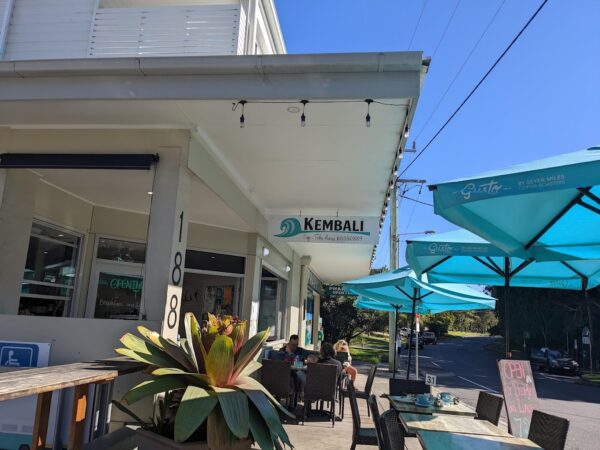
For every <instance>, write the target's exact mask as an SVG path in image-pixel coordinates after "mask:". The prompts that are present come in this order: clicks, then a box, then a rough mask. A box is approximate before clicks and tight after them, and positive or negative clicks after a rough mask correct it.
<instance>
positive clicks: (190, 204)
mask: <svg viewBox="0 0 600 450" xmlns="http://www.w3.org/2000/svg"><path fill="white" fill-rule="evenodd" d="M173 3H177V5H174V4H173ZM0 18H2V21H1V22H0V204H1V207H0V340H11V341H33V342H50V343H51V344H52V348H51V354H50V363H51V364H60V363H65V362H73V361H80V360H86V359H88V360H89V359H92V358H99V357H107V356H111V355H112V354H113V352H112V350H113V349H114V348H115V346H116V345H117V344H118V342H117V339H118V337H119V336H120V335H121V334H122V333H123V332H125V331H129V330H132V329H134V327H135V326H136V325H137V324H139V323H145V324H146V326H148V327H149V328H153V329H160V328H161V327H163V326H164V328H163V329H164V331H165V333H170V334H171V335H174V333H176V332H177V322H178V317H179V315H180V314H182V313H183V312H184V311H194V312H195V313H197V314H198V315H199V316H200V315H202V314H203V313H206V312H216V313H233V314H237V315H239V316H240V317H242V318H244V319H247V320H249V321H250V329H251V332H255V331H256V330H257V329H262V328H266V327H270V329H271V332H272V338H273V339H274V340H277V339H283V338H286V337H287V336H289V335H290V334H292V333H298V334H300V335H301V337H302V338H303V339H305V342H304V344H305V345H307V346H310V345H311V344H312V343H313V341H314V339H316V337H315V336H316V333H315V331H316V327H317V323H318V316H319V299H320V296H321V295H322V294H323V287H322V284H323V283H339V282H341V281H343V280H345V279H349V278H353V277H357V276H361V275H366V274H368V271H369V267H370V260H371V256H372V253H373V245H372V244H332V243H314V242H289V240H285V239H281V238H276V237H273V236H272V233H271V234H270V233H269V226H268V224H269V220H270V218H272V217H274V216H282V215H285V216H288V217H306V216H310V215H317V216H339V217H359V218H369V217H374V218H375V221H377V222H378V221H379V218H380V217H381V214H382V211H384V209H385V207H386V205H387V202H386V196H387V194H388V192H389V186H390V180H391V177H392V174H393V172H394V170H395V168H397V167H398V165H399V163H400V158H401V156H402V149H403V148H404V145H405V140H406V139H405V137H404V131H405V129H407V128H410V124H411V119H412V116H413V114H414V112H415V108H416V105H417V101H418V98H419V93H420V90H421V85H422V81H423V78H424V75H425V73H426V70H427V65H428V61H427V60H425V61H424V60H423V59H422V55H421V53H420V52H402V53H372V54H322V55H286V54H285V45H284V42H283V39H282V33H281V29H280V26H279V23H278V20H277V14H276V12H275V9H274V5H273V1H272V0H242V1H241V2H240V1H218V0H217V1H202V0H178V1H177V2H173V1H168V2H167V1H166V0H54V1H52V2H49V1H46V0H0ZM366 99H373V100H375V102H373V103H371V104H370V106H369V105H368V104H367V102H365V100H366ZM242 100H245V101H247V103H246V104H245V105H242V104H240V101H242ZM302 100H308V103H307V104H305V105H303V104H302V102H301V101H302ZM235 105H237V107H234V106H235ZM303 107H304V109H305V110H304V114H305V117H306V121H305V122H306V126H301V114H302V110H303ZM367 108H369V114H370V117H371V126H370V127H367V126H366V123H365V116H366V114H367ZM242 111H243V115H244V125H245V126H244V127H243V128H242V127H240V119H241V117H240V116H241V114H242ZM83 167H87V168H83ZM90 167H92V168H90ZM376 228H377V227H376ZM173 299H174V300H173ZM179 308H181V310H179ZM163 322H164V324H163ZM169 326H171V329H170V330H169V329H168V328H169Z"/></svg>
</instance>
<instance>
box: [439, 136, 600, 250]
mask: <svg viewBox="0 0 600 450" xmlns="http://www.w3.org/2000/svg"><path fill="white" fill-rule="evenodd" d="M430 189H431V190H432V191H433V199H434V209H435V213H436V214H439V215H441V216H443V217H445V218H446V219H448V220H449V221H450V222H452V223H454V224H456V225H458V226H460V227H462V228H465V229H467V230H470V231H472V232H474V233H475V234H477V235H479V236H481V237H483V238H484V239H486V240H487V241H489V242H491V243H492V244H494V245H496V246H497V247H499V248H500V249H502V250H504V251H506V252H507V253H509V254H511V255H514V256H518V257H521V258H523V259H528V258H534V259H536V260H538V261H540V260H561V259H562V260H572V259H600V146H596V147H590V148H588V149H587V150H581V151H578V152H574V153H567V154H563V155H558V156H554V157H551V158H546V159H542V160H538V161H533V162H529V163H525V164H520V165H517V166H513V167H509V168H508V169H504V170H496V171H493V172H488V173H484V174H481V175H478V176H475V177H471V178H464V179H459V180H454V181H449V182H445V183H440V184H437V185H433V186H430Z"/></svg>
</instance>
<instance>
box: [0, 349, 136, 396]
mask: <svg viewBox="0 0 600 450" xmlns="http://www.w3.org/2000/svg"><path fill="white" fill-rule="evenodd" d="M145 367H146V365H145V364H141V363H139V362H137V361H133V360H129V359H125V358H113V359H109V360H102V361H92V362H85V363H74V364H64V365H60V366H50V367H42V368H32V369H26V370H18V371H13V372H6V373H2V374H0V401H3V400H12V399H15V398H20V397H27V396H29V395H34V394H41V393H44V392H50V391H55V390H58V389H64V388H69V387H73V386H79V385H82V384H90V383H103V382H107V381H111V380H114V379H115V378H117V377H118V376H119V375H125V374H127V373H133V372H136V371H139V370H143V369H144V368H145Z"/></svg>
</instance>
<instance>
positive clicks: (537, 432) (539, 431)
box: [529, 409, 569, 450]
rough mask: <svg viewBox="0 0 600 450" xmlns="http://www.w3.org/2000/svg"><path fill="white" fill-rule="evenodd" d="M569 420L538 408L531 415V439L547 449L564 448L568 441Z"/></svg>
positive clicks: (561, 449)
mask: <svg viewBox="0 0 600 450" xmlns="http://www.w3.org/2000/svg"><path fill="white" fill-rule="evenodd" d="M568 431H569V421H568V420H567V419H563V418H562V417H558V416H553V415H552V414H546V413H543V412H541V411H538V410H536V409H534V410H533V414H532V415H531V426H530V427H529V439H530V440H532V441H533V442H535V443H536V444H537V445H539V446H540V447H542V448H543V449H545V450H563V449H564V448H565V443H566V441H567V433H568Z"/></svg>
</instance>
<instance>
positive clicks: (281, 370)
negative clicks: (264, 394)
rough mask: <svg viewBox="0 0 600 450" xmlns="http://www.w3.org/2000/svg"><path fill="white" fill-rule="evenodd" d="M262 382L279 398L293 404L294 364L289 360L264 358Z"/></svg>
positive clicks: (261, 372)
mask: <svg viewBox="0 0 600 450" xmlns="http://www.w3.org/2000/svg"><path fill="white" fill-rule="evenodd" d="M260 382H261V383H262V385H263V386H264V387H265V388H266V389H267V391H269V392H270V393H271V395H272V396H273V397H275V398H276V399H277V400H280V399H282V398H284V399H286V400H287V403H288V406H290V404H291V398H292V394H293V383H292V365H291V363H290V362H289V361H276V360H270V359H263V360H262V368H261V370H260Z"/></svg>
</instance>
